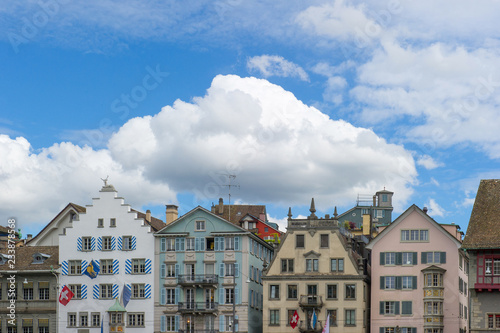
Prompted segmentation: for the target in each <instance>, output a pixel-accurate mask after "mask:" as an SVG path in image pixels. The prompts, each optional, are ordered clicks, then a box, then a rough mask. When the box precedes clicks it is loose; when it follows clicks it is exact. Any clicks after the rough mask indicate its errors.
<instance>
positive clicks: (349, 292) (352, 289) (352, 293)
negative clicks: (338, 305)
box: [345, 284, 356, 299]
mask: <svg viewBox="0 0 500 333" xmlns="http://www.w3.org/2000/svg"><path fill="white" fill-rule="evenodd" d="M345 298H346V299H356V285H355V284H346V285H345Z"/></svg>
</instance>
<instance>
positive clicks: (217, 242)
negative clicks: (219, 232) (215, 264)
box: [214, 237, 219, 251]
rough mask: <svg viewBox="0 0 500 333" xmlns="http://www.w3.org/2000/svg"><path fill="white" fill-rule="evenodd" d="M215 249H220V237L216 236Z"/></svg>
mask: <svg viewBox="0 0 500 333" xmlns="http://www.w3.org/2000/svg"><path fill="white" fill-rule="evenodd" d="M214 251H219V237H215V238H214Z"/></svg>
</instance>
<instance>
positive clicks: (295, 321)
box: [290, 310, 299, 328]
mask: <svg viewBox="0 0 500 333" xmlns="http://www.w3.org/2000/svg"><path fill="white" fill-rule="evenodd" d="M298 323H299V314H298V313H297V310H295V312H294V313H293V316H292V318H291V319H290V326H292V328H295V327H296V326H297V324H298Z"/></svg>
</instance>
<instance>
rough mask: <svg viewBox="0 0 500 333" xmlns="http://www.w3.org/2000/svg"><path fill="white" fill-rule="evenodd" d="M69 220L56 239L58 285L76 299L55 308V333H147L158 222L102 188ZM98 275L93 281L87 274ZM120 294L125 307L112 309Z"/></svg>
mask: <svg viewBox="0 0 500 333" xmlns="http://www.w3.org/2000/svg"><path fill="white" fill-rule="evenodd" d="M148 219H149V221H148ZM71 220H72V222H71V224H70V225H69V226H68V227H66V228H64V229H63V230H62V232H60V236H59V246H60V249H61V251H60V253H59V260H60V263H61V276H60V285H61V288H63V287H64V286H68V288H69V289H70V290H71V291H72V292H73V293H74V295H75V296H74V297H73V299H71V300H70V302H69V303H68V304H67V305H66V306H63V305H62V304H60V303H59V307H58V316H59V325H58V329H59V332H68V333H71V332H75V333H77V332H78V333H83V332H90V333H91V332H96V333H97V332H101V325H102V326H103V330H104V332H121V331H123V332H152V331H153V325H154V298H155V295H154V294H153V292H152V291H153V289H154V274H153V267H154V236H153V233H154V231H156V228H155V227H154V224H155V223H156V222H158V220H156V219H155V220H154V221H155V222H154V223H152V221H153V219H152V218H151V217H150V214H140V213H138V212H137V211H134V210H133V209H131V208H130V206H129V205H127V204H125V203H124V199H123V198H121V197H118V196H117V191H116V190H115V188H114V187H113V186H112V185H107V184H106V182H105V185H104V186H103V187H102V189H101V190H100V192H99V197H98V198H94V199H92V205H87V206H86V208H85V211H84V212H83V211H80V212H79V214H78V215H76V216H75V217H73V218H72V219H71ZM34 239H36V237H35V238H34ZM97 270H99V272H98V274H97V276H96V277H95V278H91V277H90V276H88V275H87V274H86V273H89V274H90V275H92V274H91V273H92V271H94V272H97ZM124 288H127V289H128V290H129V291H130V295H131V298H130V302H129V303H128V305H126V307H123V306H121V305H120V304H118V303H117V299H118V298H119V297H120V296H121V294H122V292H123V289H124Z"/></svg>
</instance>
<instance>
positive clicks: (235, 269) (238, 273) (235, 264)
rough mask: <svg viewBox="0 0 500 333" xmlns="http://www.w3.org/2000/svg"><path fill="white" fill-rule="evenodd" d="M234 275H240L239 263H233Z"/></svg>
mask: <svg viewBox="0 0 500 333" xmlns="http://www.w3.org/2000/svg"><path fill="white" fill-rule="evenodd" d="M234 277H240V264H238V263H237V262H236V263H234Z"/></svg>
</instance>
